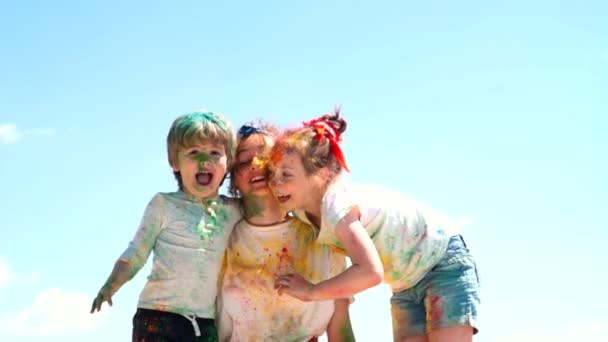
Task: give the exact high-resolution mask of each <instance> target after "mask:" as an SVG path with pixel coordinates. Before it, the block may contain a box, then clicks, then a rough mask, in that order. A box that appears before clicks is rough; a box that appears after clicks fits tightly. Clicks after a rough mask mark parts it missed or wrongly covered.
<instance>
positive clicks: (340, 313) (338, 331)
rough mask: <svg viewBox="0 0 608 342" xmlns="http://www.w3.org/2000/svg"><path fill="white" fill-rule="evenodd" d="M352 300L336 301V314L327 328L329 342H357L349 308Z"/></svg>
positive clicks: (342, 299)
mask: <svg viewBox="0 0 608 342" xmlns="http://www.w3.org/2000/svg"><path fill="white" fill-rule="evenodd" d="M349 306H350V300H349V299H345V298H341V299H336V300H335V301H334V308H335V309H334V314H333V315H332V316H331V320H330V321H329V325H328V326H327V341H328V342H350V341H355V333H354V332H353V327H352V326H351V323H350V316H349V314H348V307H349Z"/></svg>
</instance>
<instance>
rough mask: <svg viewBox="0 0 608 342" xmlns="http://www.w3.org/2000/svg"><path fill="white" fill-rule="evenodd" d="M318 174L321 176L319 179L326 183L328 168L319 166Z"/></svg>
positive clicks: (328, 173)
mask: <svg viewBox="0 0 608 342" xmlns="http://www.w3.org/2000/svg"><path fill="white" fill-rule="evenodd" d="M318 175H319V177H320V178H321V181H322V182H323V184H327V182H328V181H329V175H330V172H329V168H328V167H322V168H320V169H319V173H318Z"/></svg>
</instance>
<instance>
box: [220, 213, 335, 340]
mask: <svg viewBox="0 0 608 342" xmlns="http://www.w3.org/2000/svg"><path fill="white" fill-rule="evenodd" d="M315 239H316V231H315V230H314V228H312V227H311V226H309V225H307V224H305V223H303V222H302V221H300V220H298V219H297V218H292V219H289V220H288V221H286V222H283V223H279V224H275V225H271V226H254V225H251V224H249V223H247V222H246V221H245V220H242V221H241V222H239V223H238V224H237V225H236V227H235V228H234V231H233V232H232V235H231V237H230V241H229V244H228V249H227V251H226V267H225V273H224V276H223V284H222V287H221V291H220V298H219V299H220V300H219V308H218V309H219V315H218V330H219V336H220V341H308V340H310V339H311V338H313V337H315V336H321V335H322V334H323V333H324V332H325V330H326V329H327V324H328V323H329V320H330V319H331V316H332V315H333V312H334V302H333V300H327V301H317V302H314V301H313V302H303V301H300V300H298V299H296V298H293V297H291V296H289V295H287V294H283V295H282V296H279V295H278V293H277V290H275V289H274V280H275V278H276V277H277V276H278V275H280V274H284V273H290V272H295V273H299V274H300V275H302V276H303V277H304V278H306V279H307V280H308V281H310V282H312V283H318V282H319V281H321V280H324V279H327V278H329V277H332V276H334V275H336V274H339V273H340V272H342V271H343V270H344V269H345V267H346V259H345V256H344V255H343V254H342V253H337V251H336V250H335V249H332V248H330V247H329V246H324V245H319V244H316V243H315Z"/></svg>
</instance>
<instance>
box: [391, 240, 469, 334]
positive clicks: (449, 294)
mask: <svg viewBox="0 0 608 342" xmlns="http://www.w3.org/2000/svg"><path fill="white" fill-rule="evenodd" d="M479 303H480V301H479V277H478V275H477V267H476V265H475V260H474V259H473V256H472V255H471V254H470V253H469V250H468V248H467V246H466V244H465V242H464V239H463V238H462V236H460V235H456V236H452V237H451V238H450V241H449V243H448V248H447V250H446V252H445V255H444V256H443V258H441V260H439V262H438V263H437V265H435V267H433V268H432V269H431V270H430V271H429V272H428V273H427V274H426V275H425V276H424V278H422V280H420V282H418V284H416V285H415V286H414V287H412V288H409V289H407V290H403V291H401V292H397V293H393V296H392V297H391V314H392V318H393V336H394V339H395V341H400V340H402V339H403V338H405V337H412V336H418V335H425V334H428V333H429V332H431V331H433V330H437V329H442V328H450V327H457V326H470V327H473V331H474V332H475V333H477V310H478V308H479Z"/></svg>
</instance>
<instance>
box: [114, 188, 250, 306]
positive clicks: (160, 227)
mask: <svg viewBox="0 0 608 342" xmlns="http://www.w3.org/2000/svg"><path fill="white" fill-rule="evenodd" d="M240 219H241V213H240V211H239V207H238V202H237V201H236V200H235V199H231V198H228V197H225V196H218V197H217V198H215V199H213V200H205V201H201V200H197V199H196V198H194V197H193V196H190V195H188V194H186V193H184V192H181V191H178V192H172V193H158V194H156V195H155V196H154V197H153V198H152V200H151V201H150V203H149V204H148V207H147V208H146V211H145V213H144V216H143V219H142V221H141V224H140V226H139V228H138V229H137V232H136V234H135V237H134V238H133V240H132V241H131V242H130V243H129V247H128V248H127V249H126V250H125V251H124V253H123V254H122V255H121V257H120V259H121V260H123V261H125V262H127V263H128V264H129V265H131V269H132V271H133V273H132V275H135V273H137V272H138V271H139V270H140V269H141V267H142V266H143V265H144V264H145V263H146V260H147V259H148V256H149V255H150V252H151V251H154V258H153V264H152V271H151V273H150V275H149V276H148V281H147V282H146V285H145V286H144V289H143V290H142V292H141V294H140V296H139V303H138V305H137V306H138V307H140V308H144V309H152V310H160V311H167V312H173V313H177V314H181V315H184V316H187V317H193V316H196V317H201V318H215V312H216V310H215V301H216V297H217V284H218V277H219V272H220V268H221V263H222V257H223V255H224V252H225V250H226V245H227V243H228V237H229V235H230V232H231V231H232V228H233V227H234V225H235V223H236V222H238V220H240Z"/></svg>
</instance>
